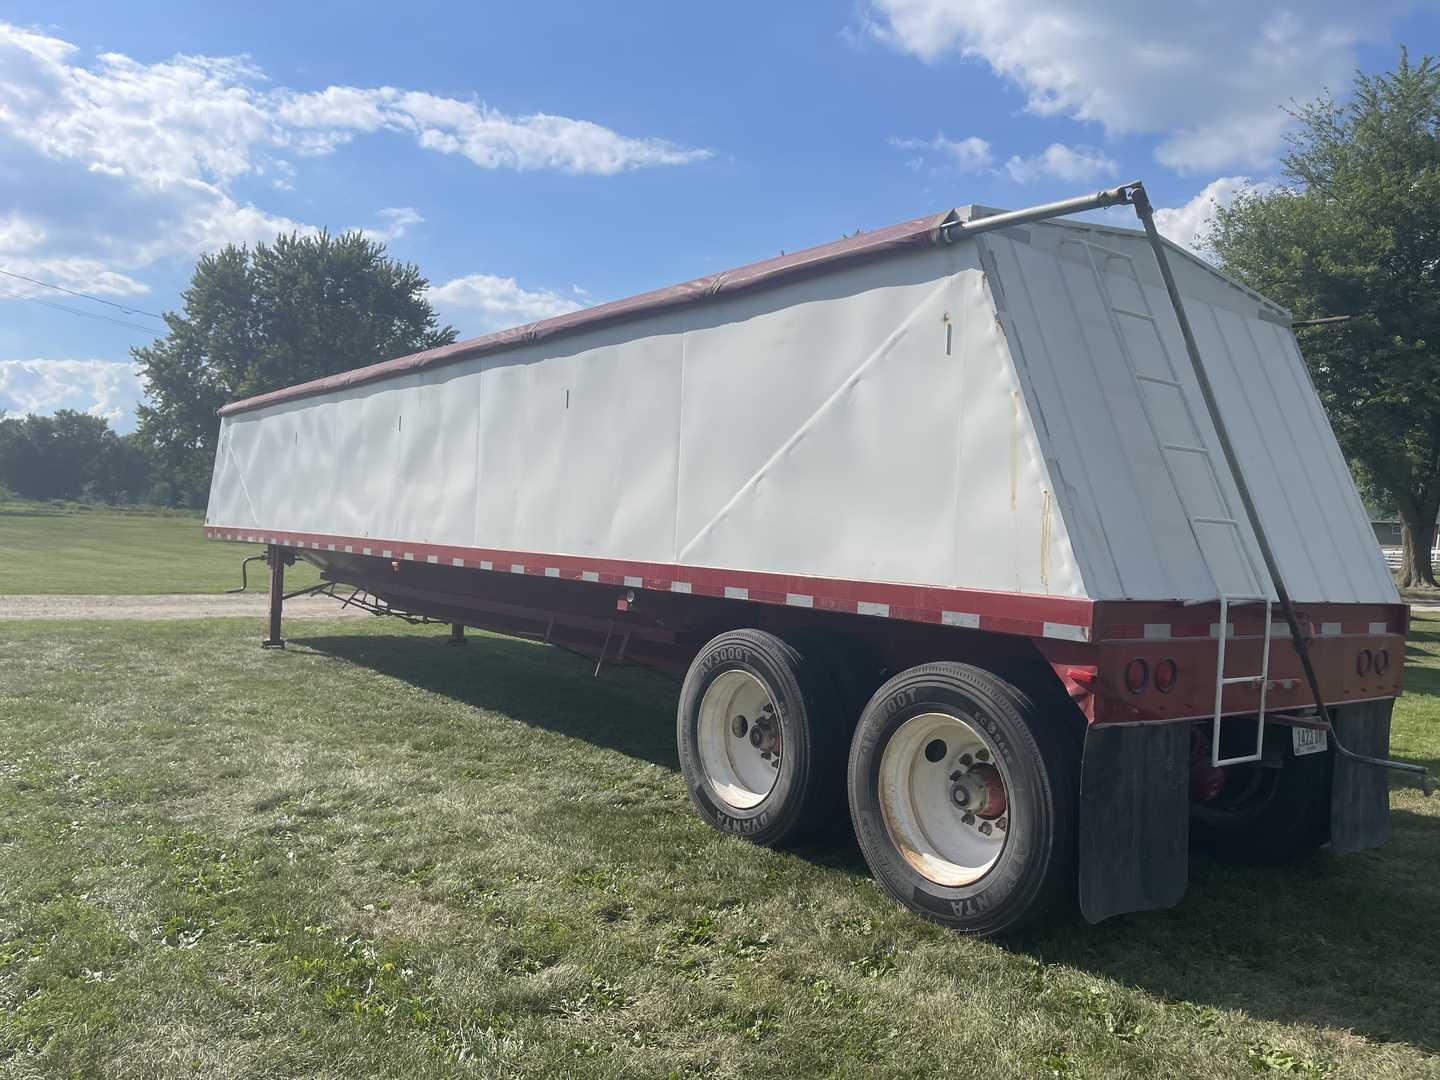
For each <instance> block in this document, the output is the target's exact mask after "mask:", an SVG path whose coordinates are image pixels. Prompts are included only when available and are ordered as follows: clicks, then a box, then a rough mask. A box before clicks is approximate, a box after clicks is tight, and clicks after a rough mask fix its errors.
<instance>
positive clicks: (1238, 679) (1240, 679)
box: [1220, 675, 1265, 686]
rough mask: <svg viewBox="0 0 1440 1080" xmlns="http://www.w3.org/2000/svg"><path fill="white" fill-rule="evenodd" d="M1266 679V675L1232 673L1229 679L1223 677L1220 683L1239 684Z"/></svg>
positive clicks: (1227, 684) (1226, 684)
mask: <svg viewBox="0 0 1440 1080" xmlns="http://www.w3.org/2000/svg"><path fill="white" fill-rule="evenodd" d="M1264 679H1265V676H1264V675H1232V676H1231V677H1230V678H1228V679H1221V680H1220V683H1221V685H1223V686H1238V685H1239V684H1240V683H1258V682H1263V681H1264Z"/></svg>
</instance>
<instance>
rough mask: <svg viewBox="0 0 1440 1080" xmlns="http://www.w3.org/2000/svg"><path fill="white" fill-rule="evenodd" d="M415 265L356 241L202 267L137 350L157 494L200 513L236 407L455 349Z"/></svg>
mask: <svg viewBox="0 0 1440 1080" xmlns="http://www.w3.org/2000/svg"><path fill="white" fill-rule="evenodd" d="M427 286H428V282H427V281H426V280H425V278H424V277H422V276H421V275H420V271H419V269H418V268H416V267H415V266H414V265H413V264H411V263H404V262H397V261H395V260H393V259H390V258H387V257H386V255H385V246H384V245H383V244H380V243H377V242H375V241H372V240H369V239H366V238H365V236H363V235H362V234H360V233H358V232H347V233H343V234H341V235H339V236H331V235H329V234H328V233H324V232H322V233H319V234H316V235H310V236H301V235H295V234H291V235H289V236H280V237H277V238H276V240H275V242H274V243H273V244H257V245H256V246H255V247H254V248H253V249H251V248H249V247H237V246H235V245H230V246H228V247H226V248H224V249H222V250H221V251H219V252H217V253H215V254H213V255H205V256H202V257H201V259H200V262H199V263H198V264H197V266H196V267H195V275H194V277H193V278H192V279H191V281H190V287H189V288H188V289H186V290H185V292H184V294H183V299H184V304H185V308H184V312H183V313H182V314H174V313H167V314H166V316H165V322H166V324H167V325H168V326H169V328H170V331H169V333H168V334H167V335H166V336H165V337H164V338H162V339H160V340H159V341H156V342H155V343H154V344H153V345H150V346H148V347H147V348H141V349H135V350H134V355H135V359H136V360H138V361H139V362H140V364H141V367H142V370H143V375H144V378H145V385H146V398H147V402H146V404H144V405H142V406H141V407H140V408H139V409H138V410H137V412H138V415H139V419H140V428H139V433H140V436H141V438H142V439H143V440H144V442H145V443H146V444H147V445H148V448H149V452H150V455H151V460H152V468H153V471H154V474H155V494H156V496H157V497H158V498H160V499H161V500H163V501H166V502H169V503H172V504H174V503H185V504H189V505H203V503H204V500H205V493H206V492H207V490H208V489H209V486H210V470H211V465H212V463H213V460H214V455H215V438H216V435H217V433H218V431H219V421H218V420H216V418H215V410H216V409H218V408H219V407H220V406H221V405H223V404H225V403H226V402H227V401H233V400H235V399H236V398H242V397H249V396H251V395H253V394H261V393H264V392H266V391H268V390H276V389H279V388H280V387H282V386H289V385H292V384H293V383H298V382H304V381H306V380H308V379H315V378H319V377H321V376H323V375H331V374H334V373H336V372H339V371H347V370H349V369H351V368H356V367H361V366H363V365H365V364H372V363H376V362H378V361H380V360H388V359H390V358H391V357H394V356H402V355H404V354H405V353H410V352H415V351H417V350H420V349H428V348H432V347H434V346H436V345H447V344H449V343H450V342H452V341H454V340H455V328H454V327H453V326H441V325H439V321H438V319H437V318H436V315H435V311H434V309H432V308H431V306H430V304H429V302H428V301H427V300H426V299H425V290H426V287H427Z"/></svg>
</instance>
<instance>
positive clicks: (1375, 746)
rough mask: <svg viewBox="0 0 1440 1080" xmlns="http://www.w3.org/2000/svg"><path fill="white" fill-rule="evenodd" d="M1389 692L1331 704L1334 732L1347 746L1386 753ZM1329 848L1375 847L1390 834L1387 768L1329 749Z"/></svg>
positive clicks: (1371, 753)
mask: <svg viewBox="0 0 1440 1080" xmlns="http://www.w3.org/2000/svg"><path fill="white" fill-rule="evenodd" d="M1394 707H1395V701H1394V699H1393V698H1386V699H1385V700H1384V701H1362V702H1357V703H1356V704H1354V705H1338V706H1333V707H1332V708H1331V710H1330V711H1331V721H1332V722H1333V723H1334V725H1335V734H1336V736H1337V737H1338V738H1339V739H1340V741H1341V742H1342V743H1343V744H1344V745H1345V748H1346V749H1347V750H1350V751H1352V752H1354V753H1356V754H1365V755H1366V756H1368V757H1380V758H1383V757H1389V756H1390V711H1391V709H1393V708H1394ZM1330 753H1331V754H1332V755H1333V757H1334V761H1335V769H1334V772H1333V774H1332V779H1331V781H1330V850H1331V851H1332V852H1333V853H1334V854H1336V855H1347V854H1349V853H1350V852H1352V851H1364V850H1365V849H1366V848H1373V847H1379V846H1380V845H1381V844H1383V843H1385V841H1386V840H1388V839H1389V837H1390V771H1389V770H1388V769H1380V768H1377V767H1375V766H1374V765H1362V764H1361V763H1360V762H1358V761H1351V760H1350V759H1349V758H1346V757H1342V756H1341V755H1340V754H1337V753H1335V751H1334V750H1331V751H1330Z"/></svg>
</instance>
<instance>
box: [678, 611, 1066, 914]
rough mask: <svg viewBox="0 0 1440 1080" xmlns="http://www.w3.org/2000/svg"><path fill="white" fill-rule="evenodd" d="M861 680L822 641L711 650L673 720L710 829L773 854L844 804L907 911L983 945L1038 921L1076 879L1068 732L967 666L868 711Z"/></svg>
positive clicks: (926, 674)
mask: <svg viewBox="0 0 1440 1080" xmlns="http://www.w3.org/2000/svg"><path fill="white" fill-rule="evenodd" d="M853 676H854V668H853V664H852V663H847V658H845V657H842V656H840V655H838V654H837V653H836V652H835V649H834V645H833V644H831V643H829V642H827V641H825V640H824V639H823V638H815V639H811V640H807V639H804V638H800V639H792V640H784V639H782V638H780V637H777V636H775V635H773V634H769V633H765V632H763V631H757V630H736V631H730V632H727V633H724V634H721V635H720V636H719V637H717V638H715V639H714V640H712V641H711V642H710V643H709V644H708V645H706V646H705V648H704V649H702V650H701V651H700V654H699V655H698V656H697V657H696V659H695V662H694V663H693V664H692V665H691V668H690V671H689V674H688V675H687V676H686V679H685V683H684V686H683V688H682V690H681V694H680V707H679V714H678V721H677V728H678V730H677V741H678V744H679V749H680V764H681V769H682V771H683V773H684V775H685V780H686V784H687V786H688V788H689V790H690V795H691V799H692V801H693V802H694V803H695V806H696V809H697V810H698V811H699V812H700V814H701V816H702V817H704V818H705V819H706V820H707V821H708V822H709V823H710V824H711V825H713V826H714V827H715V828H717V829H720V830H722V831H725V832H733V833H737V834H739V835H742V836H745V837H748V838H749V839H751V840H754V841H755V842H757V843H761V844H766V845H771V846H780V845H785V844H789V843H794V842H798V841H801V840H804V839H807V838H810V837H812V836H814V835H815V833H816V832H818V831H820V830H823V829H824V828H825V827H826V826H827V825H829V824H831V823H833V822H834V821H835V820H837V819H843V817H844V815H845V811H846V803H847V799H848V809H849V817H850V820H851V822H852V823H853V825H854V828H855V833H856V836H857V838H858V839H859V842H860V847H861V850H862V851H863V852H864V855H865V859H866V861H867V862H868V863H869V865H870V868H871V871H872V872H873V873H874V875H875V878H876V880H877V881H878V882H879V883H880V885H881V886H882V888H884V889H885V891H886V892H888V893H889V894H890V895H891V896H893V897H894V898H895V899H897V900H899V901H900V902H901V903H902V904H904V905H906V906H907V907H909V908H911V909H912V910H914V911H916V912H918V913H920V914H922V915H925V916H927V917H929V918H932V919H935V920H937V921H940V922H942V923H945V924H947V925H949V926H952V927H954V928H956V929H959V930H964V931H969V932H972V933H986V934H999V933H1005V932H1008V931H1013V930H1016V929H1019V928H1020V927H1021V926H1024V925H1025V924H1027V923H1030V922H1032V921H1034V920H1035V919H1036V918H1038V917H1039V916H1040V915H1041V914H1043V912H1044V911H1045V910H1046V908H1047V907H1048V906H1049V904H1050V903H1051V902H1052V901H1053V900H1054V899H1055V898H1056V896H1057V895H1058V894H1059V893H1060V892H1061V891H1062V889H1063V886H1064V884H1065V883H1066V882H1067V881H1068V880H1069V879H1070V876H1071V867H1072V861H1073V855H1072V852H1073V833H1074V826H1073V815H1074V807H1075V802H1076V798H1075V789H1076V783H1077V781H1076V772H1077V766H1078V761H1077V754H1076V750H1075V746H1074V738H1073V734H1071V733H1067V731H1066V730H1065V726H1064V724H1065V720H1066V719H1067V718H1065V717H1054V716H1042V715H1040V712H1039V710H1038V709H1037V708H1036V706H1035V704H1034V702H1033V701H1032V700H1031V699H1030V698H1029V697H1028V696H1027V695H1026V694H1024V693H1023V692H1022V691H1021V690H1020V689H1018V688H1017V687H1015V686H1013V685H1012V684H1010V683H1008V682H1006V681H1005V680H1003V679H1001V678H999V677H998V676H996V675H994V674H993V673H991V672H988V671H985V670H983V669H980V668H976V667H971V666H969V665H966V664H959V663H937V664H926V665H922V666H920V667H915V668H911V669H910V670H908V671H906V672H903V673H902V674H900V675H897V676H896V677H895V678H893V679H891V680H890V681H889V682H887V683H885V684H884V685H883V686H881V687H880V689H879V690H877V691H876V692H875V693H874V695H873V696H872V697H871V698H870V699H869V704H868V705H865V706H864V708H863V711H862V710H861V708H860V705H861V702H860V701H859V693H858V689H857V688H858V684H857V682H856V680H855V679H854V677H853ZM857 714H858V716H859V721H858V724H856V725H855V727H854V731H853V735H852V734H851V728H850V723H851V721H852V719H853V718H854V717H855V716H856V715H857Z"/></svg>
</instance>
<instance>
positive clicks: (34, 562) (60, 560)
mask: <svg viewBox="0 0 1440 1080" xmlns="http://www.w3.org/2000/svg"><path fill="white" fill-rule="evenodd" d="M203 521H204V519H203V517H202V515H200V514H194V513H185V512H182V511H165V510H145V509H131V510H124V509H121V510H114V509H107V508H104V507H88V506H81V505H77V504H71V505H60V506H54V505H51V504H48V503H26V502H4V503H0V552H3V554H4V558H3V560H0V597H3V596H5V595H7V594H8V595H16V594H31V593H51V594H55V593H60V594H66V595H72V596H73V595H77V594H78V595H104V596H124V595H138V594H147V595H154V594H157V593H218V592H224V591H225V590H226V589H232V588H235V587H236V586H238V585H239V584H240V561H241V560H242V559H244V558H245V557H246V556H247V555H258V554H260V553H261V552H262V551H264V548H263V547H261V546H260V545H258V544H254V545H252V544H234V543H224V542H221V541H218V540H206V539H205V537H204V536H202V535H201V528H202V526H203ZM319 580H320V575H319V573H318V572H317V571H316V570H315V568H314V567H312V566H310V565H309V564H308V563H304V562H299V563H297V564H296V565H295V566H293V567H291V568H289V569H288V570H287V571H286V574H285V583H286V588H287V589H299V588H304V587H305V586H308V585H314V584H315V583H316V582H318V581H319ZM266 581H267V578H266V569H265V567H264V566H263V565H262V564H260V563H251V564H250V586H251V589H252V590H258V591H260V592H264V590H265V586H266ZM3 603H4V601H3V600H0V604H3Z"/></svg>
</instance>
